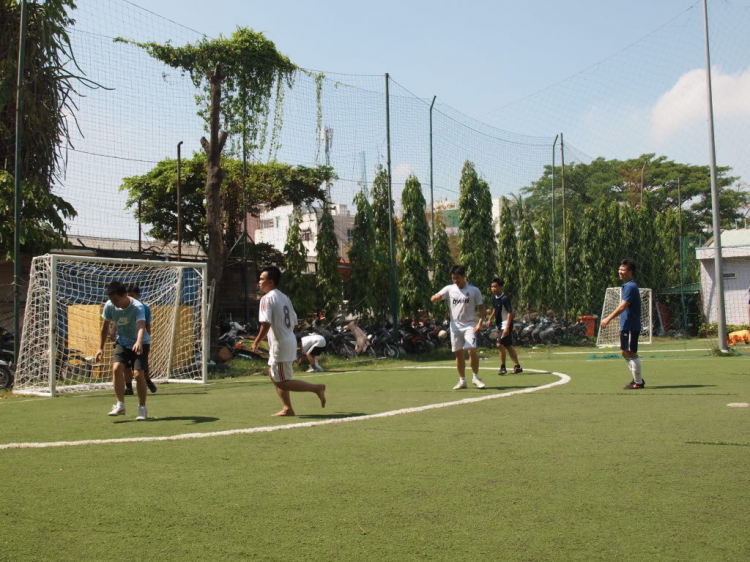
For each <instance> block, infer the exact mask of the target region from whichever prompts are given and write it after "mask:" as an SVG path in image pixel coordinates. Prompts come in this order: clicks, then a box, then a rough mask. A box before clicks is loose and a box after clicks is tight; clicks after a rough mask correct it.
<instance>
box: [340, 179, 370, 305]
mask: <svg viewBox="0 0 750 562" xmlns="http://www.w3.org/2000/svg"><path fill="white" fill-rule="evenodd" d="M354 204H355V205H356V207H357V212H356V214H355V216H354V240H353V242H352V246H351V248H350V249H349V262H350V263H351V268H352V269H351V277H350V279H349V282H348V284H347V287H346V292H347V298H348V300H349V312H353V313H355V314H362V315H366V314H369V313H370V311H371V310H372V309H373V307H374V302H373V298H372V289H373V280H374V278H375V269H374V267H373V265H374V259H375V222H374V220H375V219H374V215H373V211H372V205H370V201H369V200H368V199H367V195H366V193H365V192H364V191H360V192H359V193H357V194H356V195H355V196H354Z"/></svg>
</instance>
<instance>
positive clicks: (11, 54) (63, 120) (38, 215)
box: [0, 0, 96, 257]
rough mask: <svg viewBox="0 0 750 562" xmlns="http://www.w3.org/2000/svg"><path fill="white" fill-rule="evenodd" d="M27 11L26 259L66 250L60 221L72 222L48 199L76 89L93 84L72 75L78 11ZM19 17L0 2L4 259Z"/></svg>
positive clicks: (15, 7)
mask: <svg viewBox="0 0 750 562" xmlns="http://www.w3.org/2000/svg"><path fill="white" fill-rule="evenodd" d="M26 9H27V26H26V43H25V57H24V59H25V60H24V69H23V75H24V86H23V121H22V135H23V137H22V138H23V146H22V152H21V178H22V185H21V189H22V195H21V197H22V201H23V202H22V205H23V209H22V217H21V221H22V229H23V230H22V232H21V239H22V246H23V249H24V250H25V251H28V252H34V253H42V252H45V251H47V250H49V249H50V248H51V247H54V246H57V247H60V246H63V245H65V244H66V241H65V222H64V221H65V219H69V218H71V217H74V216H75V215H76V213H75V210H74V209H73V207H71V205H70V204H68V203H67V202H65V201H64V200H63V199H62V198H61V197H59V196H56V195H53V194H52V187H53V184H54V182H55V180H56V179H58V178H59V177H60V175H61V173H62V171H63V169H64V158H63V155H62V153H61V147H62V146H65V145H66V144H67V143H69V140H70V131H69V127H70V124H71V123H73V124H75V125H76V126H77V122H76V118H75V112H76V110H77V107H76V104H75V100H74V98H75V96H76V95H77V94H76V88H77V87H79V86H80V85H84V86H87V87H88V86H91V87H95V86H96V84H94V83H93V82H91V81H90V80H88V79H86V78H84V77H82V76H77V75H76V74H74V69H78V67H77V65H76V63H75V59H74V58H73V51H72V48H71V44H70V38H69V37H68V32H67V29H68V28H69V27H70V26H72V25H73V23H74V20H73V19H72V18H71V17H70V15H69V12H71V11H72V10H74V9H75V3H74V2H73V1H72V0H47V1H46V2H44V3H41V2H28V3H27V8H26ZM20 17H21V2H19V1H17V0H4V1H3V2H2V3H1V4H0V173H2V174H3V175H2V177H0V184H1V187H0V190H1V191H2V200H0V225H1V226H0V255H2V256H8V257H10V256H11V254H12V251H13V209H14V204H13V201H14V199H13V193H14V190H13V185H14V183H13V176H14V174H15V171H14V170H15V162H16V147H15V139H16V136H15V130H16V78H17V71H18V46H19V45H18V43H19V41H18V33H19V28H20ZM78 70H79V71H80V69H78ZM80 74H83V72H82V71H81V72H80ZM6 173H7V174H9V176H8V175H6Z"/></svg>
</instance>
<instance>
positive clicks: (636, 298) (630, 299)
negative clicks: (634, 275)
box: [620, 280, 641, 332]
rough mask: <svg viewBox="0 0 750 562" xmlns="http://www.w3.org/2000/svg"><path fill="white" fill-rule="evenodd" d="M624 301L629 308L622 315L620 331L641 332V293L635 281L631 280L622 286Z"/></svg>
mask: <svg viewBox="0 0 750 562" xmlns="http://www.w3.org/2000/svg"><path fill="white" fill-rule="evenodd" d="M622 300H624V301H627V303H628V307H627V308H626V309H625V311H624V312H623V313H622V314H621V315H620V330H627V331H629V332H640V331H641V292H640V290H639V289H638V285H636V284H635V281H633V280H630V281H628V282H627V283H625V284H624V285H623V286H622Z"/></svg>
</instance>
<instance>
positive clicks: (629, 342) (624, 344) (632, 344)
mask: <svg viewBox="0 0 750 562" xmlns="http://www.w3.org/2000/svg"><path fill="white" fill-rule="evenodd" d="M640 335H641V333H640V332H638V331H636V330H632V331H631V330H623V331H621V332H620V349H622V350H623V351H632V352H633V353H638V336H640Z"/></svg>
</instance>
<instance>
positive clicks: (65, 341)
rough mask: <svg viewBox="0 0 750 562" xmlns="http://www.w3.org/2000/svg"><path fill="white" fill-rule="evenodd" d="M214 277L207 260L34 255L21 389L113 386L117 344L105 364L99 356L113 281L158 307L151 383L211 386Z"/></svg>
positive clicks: (108, 348) (107, 351)
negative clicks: (133, 286) (210, 290)
mask: <svg viewBox="0 0 750 562" xmlns="http://www.w3.org/2000/svg"><path fill="white" fill-rule="evenodd" d="M206 273H207V267H206V264H204V263H178V262H158V261H148V260H126V259H110V258H91V257H84V256H64V255H44V256H39V257H37V258H34V260H33V262H32V265H31V279H30V282H29V290H28V296H27V299H26V313H25V315H24V322H23V335H22V338H21V348H20V353H19V357H18V361H17V366H16V378H15V385H14V389H13V391H14V392H17V393H19V394H36V395H41V396H55V394H56V393H58V392H80V391H86V390H96V389H100V388H111V385H112V356H113V353H114V344H113V343H112V342H111V341H107V343H106V345H105V347H104V357H103V359H102V360H101V361H100V362H98V363H97V362H95V361H94V359H95V356H96V352H97V350H98V349H99V339H100V333H101V327H102V322H104V320H103V318H102V309H103V308H104V303H105V302H107V291H106V287H107V285H108V284H109V283H110V282H112V281H120V282H122V283H124V284H126V285H128V284H130V283H137V284H138V285H139V286H140V289H141V300H142V301H143V302H144V303H146V304H147V305H149V307H150V308H151V350H150V353H149V372H150V376H151V378H152V379H153V380H155V381H157V382H158V381H162V382H167V381H168V382H206V378H207V366H208V364H207V354H208V349H209V346H208V337H209V330H208V327H207V305H208V299H207V286H206Z"/></svg>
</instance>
